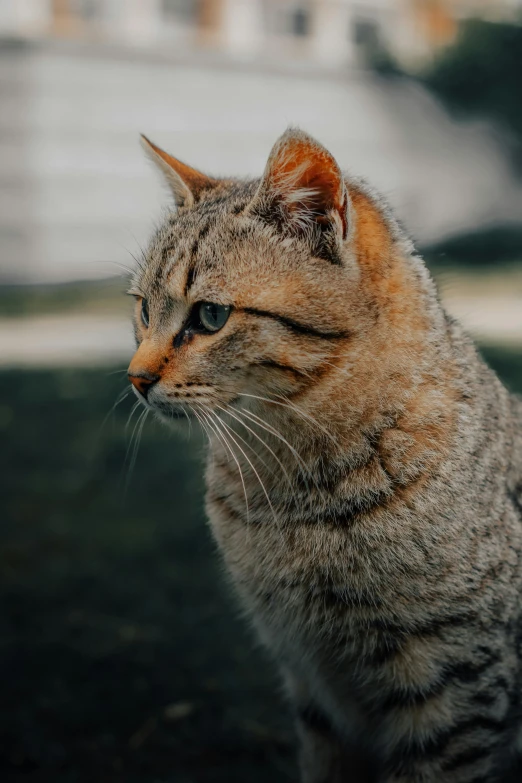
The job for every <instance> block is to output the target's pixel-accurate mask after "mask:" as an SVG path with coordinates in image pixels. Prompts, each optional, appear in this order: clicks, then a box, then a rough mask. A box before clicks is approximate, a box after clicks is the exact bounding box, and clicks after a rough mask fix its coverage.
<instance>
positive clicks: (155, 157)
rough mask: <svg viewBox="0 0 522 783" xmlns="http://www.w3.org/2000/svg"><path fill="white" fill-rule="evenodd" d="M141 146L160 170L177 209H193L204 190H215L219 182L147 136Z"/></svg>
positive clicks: (143, 137)
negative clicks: (163, 148) (182, 160)
mask: <svg viewBox="0 0 522 783" xmlns="http://www.w3.org/2000/svg"><path fill="white" fill-rule="evenodd" d="M141 145H142V147H143V149H144V150H145V152H146V154H147V156H148V157H149V158H150V160H152V162H153V163H154V164H155V165H156V166H157V167H158V168H159V170H160V171H161V173H162V174H163V176H164V178H165V180H166V182H167V185H168V186H169V188H170V190H171V191H172V194H173V196H174V201H175V202H176V206H177V207H189V208H190V207H192V206H193V205H194V204H195V203H196V202H197V201H198V200H199V197H200V195H201V193H202V192H203V191H204V190H212V189H213V188H215V187H216V186H217V185H218V183H219V180H217V179H213V178H212V177H207V175H206V174H202V173H201V171H197V170H196V169H193V168H191V167H190V166H187V164H186V163H182V162H181V161H180V160H178V159H177V158H173V157H172V155H169V154H168V152H165V150H162V149H160V147H157V146H156V144H153V143H152V141H150V140H149V139H148V138H147V137H146V136H143V135H142V136H141Z"/></svg>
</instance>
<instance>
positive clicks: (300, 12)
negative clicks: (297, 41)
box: [290, 8, 310, 37]
mask: <svg viewBox="0 0 522 783" xmlns="http://www.w3.org/2000/svg"><path fill="white" fill-rule="evenodd" d="M290 32H291V33H292V35H297V36H303V37H304V36H307V35H308V34H309V32H310V14H309V13H308V11H307V10H306V9H305V8H296V9H295V10H294V11H292V12H291V14H290Z"/></svg>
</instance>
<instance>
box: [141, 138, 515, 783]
mask: <svg viewBox="0 0 522 783" xmlns="http://www.w3.org/2000/svg"><path fill="white" fill-rule="evenodd" d="M143 144H144V147H145V149H146V152H147V153H148V155H149V157H150V158H151V159H152V160H153V161H154V163H155V164H156V165H157V166H158V167H159V169H160V170H161V172H162V174H163V175H164V177H165V179H166V182H167V183H168V185H169V187H170V190H171V192H172V195H173V197H174V202H175V209H172V210H169V211H168V213H167V215H166V217H165V219H164V221H163V222H162V224H161V226H160V227H159V229H158V230H157V231H156V233H155V235H154V237H153V239H152V241H151V243H150V247H149V248H148V251H147V253H146V255H145V257H144V260H143V263H142V264H140V268H139V269H138V270H137V271H136V274H135V277H134V279H133V282H132V287H131V291H130V293H131V294H132V295H134V296H135V297H136V305H135V317H134V323H135V332H136V341H137V346H138V347H137V351H136V353H135V355H134V357H133V359H132V361H131V363H130V366H129V370H128V373H129V379H130V381H131V383H132V384H133V387H134V390H135V392H136V394H137V396H138V398H139V400H141V401H142V402H143V404H144V405H146V406H147V407H148V408H150V409H151V410H153V411H154V412H155V413H156V414H157V415H158V416H159V417H160V418H163V419H164V420H171V419H172V418H176V417H182V416H187V417H190V418H193V419H195V420H196V421H199V422H200V424H201V426H202V427H203V429H204V430H205V431H206V433H207V435H208V440H209V458H208V464H207V469H206V486H207V494H206V507H207V512H208V518H209V520H210V525H211V528H212V531H213V534H214V536H215V539H216V541H217V543H218V545H219V548H220V550H221V552H222V554H223V557H224V560H225V563H226V566H227V568H228V571H229V573H230V575H231V577H232V580H233V583H234V584H235V586H236V588H237V592H238V594H239V596H240V600H241V602H242V604H243V605H244V607H245V608H246V610H247V613H248V615H249V616H250V617H251V618H252V621H253V624H254V626H255V628H256V629H257V632H258V634H259V636H260V639H261V640H262V642H263V643H264V644H265V645H266V647H267V648H268V649H269V650H270V651H271V653H272V655H273V656H274V658H275V660H276V661H277V664H278V665H279V667H280V670H281V673H282V677H283V680H284V683H285V686H286V691H287V693H288V698H289V700H290V703H291V707H292V709H293V712H294V714H295V719H296V725H297V733H298V737H299V743H300V751H299V754H300V769H301V780H302V781H303V783H345V782H346V781H359V780H374V781H379V783H432V781H437V782H440V781H444V782H445V783H479V781H480V782H482V783H485V782H486V781H487V782H488V783H490V782H491V783H493V782H496V781H501V780H504V779H507V778H505V777H504V776H505V775H507V774H508V770H509V768H510V765H511V764H513V765H516V764H517V763H519V754H520V752H521V751H522V712H521V693H522V691H521V674H522V671H521V660H522V599H521V594H522V560H521V552H522V400H519V399H517V398H515V397H514V396H510V395H509V394H508V392H507V391H506V389H505V388H504V387H503V385H502V383H501V382H500V381H499V380H498V378H497V377H496V375H495V374H494V373H493V372H492V370H490V369H489V368H488V367H487V366H486V365H485V364H484V362H483V361H482V359H481V358H480V356H479V355H478V354H477V352H476V350H475V348H474V346H473V343H472V342H471V340H470V339H469V338H468V337H467V336H466V335H465V334H464V333H463V331H462V329H461V327H460V326H459V324H458V323H456V322H455V321H454V320H453V319H452V318H451V317H450V316H448V314H447V313H446V312H445V311H444V309H443V308H442V306H441V304H440V302H439V299H438V297H437V292H436V288H435V285H434V283H433V281H432V279H431V278H430V275H429V273H428V271H427V269H426V267H425V265H424V263H423V261H422V260H421V258H419V257H418V255H416V253H415V251H414V248H413V245H412V243H411V241H410V240H409V239H408V238H407V236H406V235H405V233H404V231H403V230H402V228H401V227H400V226H399V224H398V223H397V221H396V220H395V219H394V217H393V216H392V214H391V212H390V210H389V208H388V207H387V206H386V204H385V203H384V201H383V200H382V199H381V198H380V197H379V196H377V195H376V194H375V193H374V192H373V191H372V190H371V189H370V188H369V187H368V186H367V185H366V184H365V183H364V182H362V181H359V180H355V179H352V178H349V177H347V176H345V175H343V174H342V173H341V170H340V168H339V166H338V164H337V162H336V161H335V159H334V158H333V157H332V155H331V154H330V153H329V152H328V151H327V150H326V149H325V148H324V147H322V146H321V145H320V144H319V143H318V142H317V141H315V140H314V139H312V138H311V137H310V136H308V135H307V134H305V133H304V132H302V131H300V130H297V129H290V130H288V131H287V132H286V133H285V134H284V135H283V136H282V137H281V138H280V139H279V140H278V141H277V143H276V144H275V146H274V148H273V149H272V152H271V154H270V157H269V160H268V163H267V165H266V169H265V172H264V174H263V176H262V178H261V179H260V180H259V179H258V180H253V181H243V180H239V179H213V178H210V177H208V176H206V175H204V174H202V173H200V172H199V171H197V170H195V169H192V168H190V167H189V166H187V165H186V164H184V163H182V162H180V161H179V160H177V159H176V158H173V157H172V156H170V155H169V154H167V153H166V152H164V151H163V150H161V149H160V148H159V147H157V146H156V145H154V144H153V143H152V142H150V141H148V140H147V139H146V138H145V137H143ZM513 769H514V766H513ZM512 774H513V775H515V777H514V778H513V780H515V779H517V780H518V779H519V777H518V776H517V773H516V772H512ZM520 779H521V780H522V772H521V773H520Z"/></svg>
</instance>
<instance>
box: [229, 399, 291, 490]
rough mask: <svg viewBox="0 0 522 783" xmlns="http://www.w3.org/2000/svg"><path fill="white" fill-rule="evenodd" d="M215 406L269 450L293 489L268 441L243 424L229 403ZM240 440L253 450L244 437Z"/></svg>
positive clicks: (285, 471) (239, 436)
mask: <svg viewBox="0 0 522 783" xmlns="http://www.w3.org/2000/svg"><path fill="white" fill-rule="evenodd" d="M216 407H217V408H219V410H221V411H223V412H224V413H227V414H228V415H229V416H232V417H233V418H234V419H235V420H236V421H237V422H239V424H241V426H242V427H244V428H245V429H246V430H248V432H250V433H251V434H252V435H253V436H254V438H256V439H257V440H258V441H259V442H260V443H261V444H262V445H263V446H264V447H265V449H267V450H268V451H269V452H270V454H271V455H272V456H273V458H274V459H275V460H276V462H277V464H278V465H279V466H280V468H281V470H282V471H283V474H284V475H285V477H286V480H287V481H288V484H289V486H290V488H291V489H293V485H292V481H291V480H290V476H289V475H288V472H287V470H286V468H285V466H284V465H283V463H282V462H281V460H280V459H279V457H278V456H277V454H276V453H275V451H274V450H273V449H272V448H270V446H269V445H268V443H266V442H265V441H264V440H263V438H262V437H261V436H260V435H258V434H257V432H255V431H254V430H253V429H252V428H251V427H249V426H248V424H245V422H244V421H243V420H242V419H241V418H240V417H239V415H238V416H236V414H235V412H233V408H231V407H230V406H229V405H228V406H227V407H226V408H223V407H221V405H217V406H216ZM238 413H239V411H238ZM236 435H237V437H238V438H241V435H239V433H237V432H236ZM241 440H242V441H243V443H245V444H246V445H247V446H249V448H250V449H251V450H252V451H254V450H253V449H252V446H250V444H249V443H248V441H246V440H245V439H244V438H241ZM254 453H256V452H254ZM257 456H258V457H259V455H257ZM259 459H261V457H259ZM261 462H262V464H263V465H264V466H265V467H266V468H267V470H270V472H271V473H272V475H274V471H273V470H271V469H270V468H269V467H268V465H267V464H266V463H265V462H264V461H263V460H262V459H261Z"/></svg>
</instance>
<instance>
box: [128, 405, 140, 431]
mask: <svg viewBox="0 0 522 783" xmlns="http://www.w3.org/2000/svg"><path fill="white" fill-rule="evenodd" d="M140 405H141V402H140V401H139V400H136V402H135V403H134V405H133V406H132V408H131V412H130V413H129V418H128V419H127V424H126V425H125V433H127V431H128V429H129V426H130V423H131V419H132V417H133V416H134V412H135V410H136V409H137V408H139V407H140Z"/></svg>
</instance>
